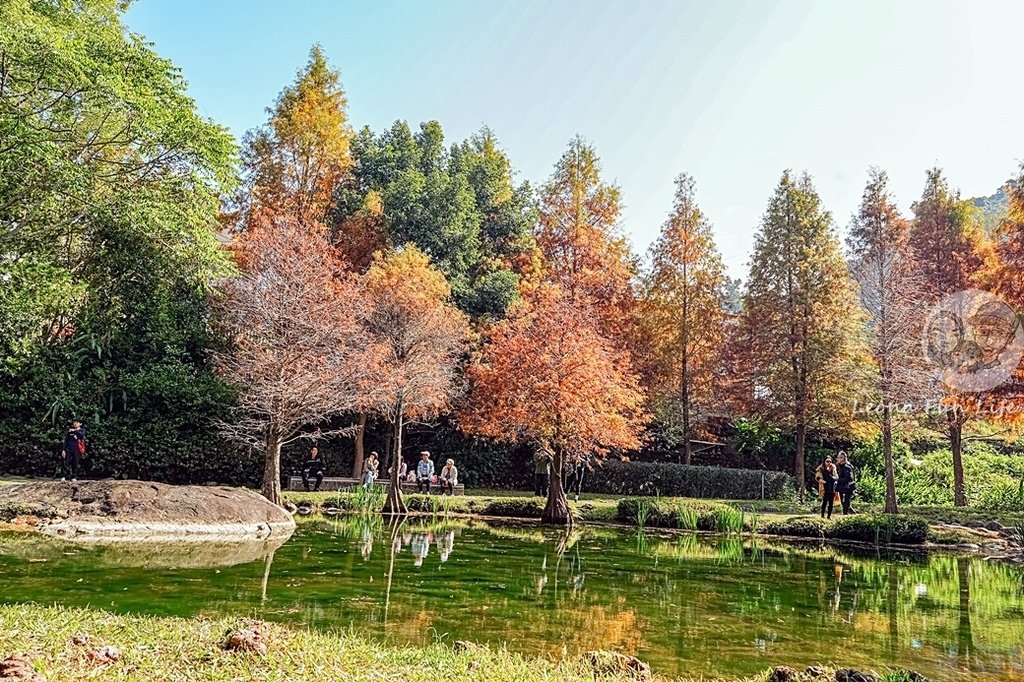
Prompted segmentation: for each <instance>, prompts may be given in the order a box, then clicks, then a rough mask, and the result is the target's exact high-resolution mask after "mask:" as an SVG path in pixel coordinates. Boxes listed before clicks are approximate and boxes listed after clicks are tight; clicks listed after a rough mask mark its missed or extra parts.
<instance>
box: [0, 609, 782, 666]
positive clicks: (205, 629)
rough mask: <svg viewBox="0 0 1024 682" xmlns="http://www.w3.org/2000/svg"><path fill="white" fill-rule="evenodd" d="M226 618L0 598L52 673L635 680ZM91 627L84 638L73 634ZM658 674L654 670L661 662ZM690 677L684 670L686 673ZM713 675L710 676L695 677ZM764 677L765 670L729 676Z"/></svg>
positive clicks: (0, 614)
mask: <svg viewBox="0 0 1024 682" xmlns="http://www.w3.org/2000/svg"><path fill="white" fill-rule="evenodd" d="M244 624H245V623H244V621H239V620H231V619H206V618H194V619H182V618H156V617H141V616H122V615H114V614H110V613H107V612H104V611H98V610H85V609H63V608H57V607H43V606H36V605H14V606H0V652H3V654H4V656H6V655H10V654H15V653H18V654H24V655H27V656H28V657H29V658H30V659H31V660H32V661H33V666H34V668H35V669H36V671H37V672H39V673H40V674H42V675H44V676H45V677H46V679H48V680H61V681H62V682H84V681H85V680H94V679H103V680H134V681H135V682H169V681H178V680H190V681H192V680H195V681H197V682H198V681H204V680H205V681H208V682H226V681H228V680H238V681H241V680H262V681H264V682H303V681H308V682H314V681H315V682H334V681H339V680H347V681H348V680H350V681H352V682H364V681H366V682H369V681H371V680H372V681H375V682H380V681H383V680H403V681H405V682H428V681H433V680H439V679H443V680H446V681H448V682H458V681H460V680H466V681H469V680H474V681H477V680H489V681H492V680H493V681H494V682H512V681H513V680H515V681H516V682H554V681H555V680H562V681H565V682H593V680H595V679H600V680H603V681H605V682H618V681H620V680H621V681H625V680H635V679H636V678H633V677H630V676H629V674H628V673H625V672H622V673H620V672H603V673H602V674H600V675H596V674H595V672H594V670H593V669H592V668H591V667H590V665H589V664H588V663H587V662H586V661H585V660H584V657H582V656H569V657H565V658H563V659H560V660H550V659H544V658H528V657H524V656H520V655H517V654H513V653H509V652H508V651H505V650H504V649H489V648H486V647H476V646H470V647H468V648H467V649H466V650H461V649H456V648H454V647H452V646H450V645H448V644H447V643H443V644H442V643H439V644H435V645H433V646H429V647H424V648H414V647H406V646H394V645H386V644H381V643H377V642H373V641H370V640H367V639H363V638H360V637H356V636H354V635H352V634H345V633H322V632H317V631H310V630H305V629H301V628H286V627H283V626H278V625H270V626H269V629H268V631H267V633H266V635H265V639H264V641H265V643H266V645H267V653H266V655H259V654H255V653H239V652H231V651H226V650H224V649H223V648H222V647H221V643H222V642H223V641H224V640H225V635H226V633H228V632H229V631H230V630H233V629H234V628H236V627H238V626H240V625H244ZM80 635H87V636H88V638H89V640H88V644H87V645H76V644H74V643H72V638H73V637H75V636H80ZM101 646H113V647H117V648H118V649H120V651H121V657H120V659H119V660H118V661H117V662H115V663H112V664H108V665H107V666H105V667H101V666H99V665H97V664H96V663H93V662H91V661H90V660H89V656H88V650H89V648H99V647H101ZM654 672H655V678H656V679H667V678H659V676H658V675H657V671H654ZM684 679H686V678H680V680H684ZM696 679H701V680H704V681H705V682H711V680H710V678H707V677H700V678H692V681H691V682H696ZM732 679H733V682H760V681H762V680H764V679H765V676H764V675H763V674H762V675H758V676H755V677H753V678H732Z"/></svg>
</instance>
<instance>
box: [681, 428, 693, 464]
mask: <svg viewBox="0 0 1024 682" xmlns="http://www.w3.org/2000/svg"><path fill="white" fill-rule="evenodd" d="M692 460H693V446H692V445H690V434H688V433H687V434H686V435H684V436H683V464H685V465H686V466H690V462H691V461H692Z"/></svg>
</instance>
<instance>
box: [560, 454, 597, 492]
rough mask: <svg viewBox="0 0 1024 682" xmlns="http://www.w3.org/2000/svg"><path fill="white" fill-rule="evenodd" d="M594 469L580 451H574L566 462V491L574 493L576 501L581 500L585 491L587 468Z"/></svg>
mask: <svg viewBox="0 0 1024 682" xmlns="http://www.w3.org/2000/svg"><path fill="white" fill-rule="evenodd" d="M588 469H589V470H590V471H593V468H592V467H591V466H590V462H588V461H587V459H586V458H585V457H584V456H583V455H581V454H580V453H578V452H577V453H574V454H573V456H572V457H570V458H569V461H568V462H566V463H565V492H566V493H570V494H572V495H573V499H574V500H575V501H576V502H579V501H580V493H581V492H583V477H584V476H585V475H586V473H587V470H588Z"/></svg>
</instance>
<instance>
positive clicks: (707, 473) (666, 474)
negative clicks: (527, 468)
mask: <svg viewBox="0 0 1024 682" xmlns="http://www.w3.org/2000/svg"><path fill="white" fill-rule="evenodd" d="M762 480H763V481H764V497H765V498H766V499H773V500H774V499H780V498H784V497H789V496H790V495H792V493H793V490H794V489H795V486H794V483H793V477H792V476H790V475H789V474H786V473H784V472H781V471H759V470H756V469H726V468H722V467H705V466H685V465H681V464H666V463H661V462H656V463H652V462H616V461H608V462H605V463H604V464H603V465H602V466H600V467H595V470H594V473H593V474H592V475H591V476H590V478H589V480H588V481H587V483H586V484H585V485H586V487H587V489H588V490H590V491H593V492H597V493H610V494H613V495H665V496H678V497H697V498H712V499H715V498H718V499H729V500H753V499H760V498H761V484H762Z"/></svg>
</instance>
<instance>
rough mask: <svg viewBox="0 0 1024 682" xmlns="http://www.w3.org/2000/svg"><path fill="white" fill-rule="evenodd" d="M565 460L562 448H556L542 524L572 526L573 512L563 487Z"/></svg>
mask: <svg viewBox="0 0 1024 682" xmlns="http://www.w3.org/2000/svg"><path fill="white" fill-rule="evenodd" d="M564 460H565V457H564V454H563V452H562V448H559V447H556V448H555V459H554V461H553V462H552V463H551V476H550V477H549V478H550V482H549V483H548V501H547V504H545V505H544V512H543V513H542V514H541V515H540V522H541V523H549V524H557V525H560V526H571V525H572V511H571V510H570V509H569V500H568V498H566V496H565V489H564V488H563V487H562V464H563V462H564Z"/></svg>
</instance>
